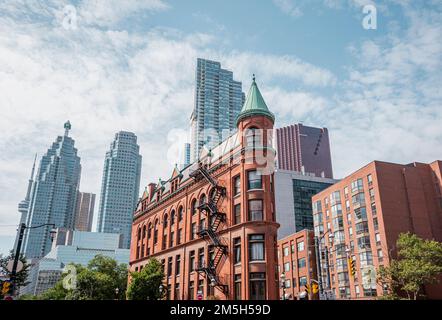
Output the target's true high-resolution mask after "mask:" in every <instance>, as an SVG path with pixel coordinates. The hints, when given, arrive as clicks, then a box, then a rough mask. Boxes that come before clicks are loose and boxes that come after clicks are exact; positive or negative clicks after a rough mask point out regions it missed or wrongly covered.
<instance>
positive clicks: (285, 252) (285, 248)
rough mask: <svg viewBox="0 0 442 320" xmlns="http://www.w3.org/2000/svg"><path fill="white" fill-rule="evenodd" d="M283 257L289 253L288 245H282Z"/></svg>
mask: <svg viewBox="0 0 442 320" xmlns="http://www.w3.org/2000/svg"><path fill="white" fill-rule="evenodd" d="M283 251H284V257H287V256H288V255H289V247H284V249H283Z"/></svg>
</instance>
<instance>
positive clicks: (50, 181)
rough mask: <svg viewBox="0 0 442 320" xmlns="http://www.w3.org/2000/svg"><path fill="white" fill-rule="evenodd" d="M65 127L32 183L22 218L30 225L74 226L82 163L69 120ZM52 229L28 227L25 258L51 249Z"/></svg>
mask: <svg viewBox="0 0 442 320" xmlns="http://www.w3.org/2000/svg"><path fill="white" fill-rule="evenodd" d="M64 128H65V133H64V135H63V136H58V137H57V139H56V141H55V142H54V143H53V144H52V146H51V147H50V148H49V149H48V151H47V152H46V154H45V155H44V156H43V157H42V158H41V160H40V165H39V167H38V172H37V176H36V177H35V181H32V183H31V184H32V186H31V187H30V189H31V191H30V198H29V208H28V211H27V213H26V218H25V219H23V221H25V223H26V225H27V226H28V227H33V226H38V225H42V224H48V223H51V224H54V225H55V226H56V227H61V228H67V229H72V228H73V227H74V221H75V203H76V197H77V191H78V188H79V184H80V174H81V165H80V157H79V156H78V155H77V149H76V148H75V147H74V144H75V141H74V140H73V139H72V138H71V137H69V130H70V129H71V124H70V122H69V121H68V122H66V123H65V124H64ZM50 230H51V227H50V226H45V227H41V228H36V229H26V233H25V236H24V239H23V247H22V248H23V253H24V254H25V256H26V258H28V259H30V258H40V257H43V256H45V255H46V254H47V253H48V252H49V251H50V249H51V238H50V236H49V235H50V233H49V232H50Z"/></svg>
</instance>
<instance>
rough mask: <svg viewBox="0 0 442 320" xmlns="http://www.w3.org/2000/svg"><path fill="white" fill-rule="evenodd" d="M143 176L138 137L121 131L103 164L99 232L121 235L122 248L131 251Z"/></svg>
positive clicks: (116, 135)
mask: <svg viewBox="0 0 442 320" xmlns="http://www.w3.org/2000/svg"><path fill="white" fill-rule="evenodd" d="M140 174H141V155H140V147H139V146H138V145H137V136H136V135H135V134H133V133H132V132H125V131H120V132H118V133H117V134H115V139H114V141H113V142H112V143H111V145H110V149H109V151H108V152H106V157H105V160H104V169H103V179H102V184H101V195H100V208H99V213H98V228H97V231H98V232H105V233H119V234H122V235H123V236H122V238H121V239H122V244H121V247H122V248H127V249H129V248H130V237H131V226H132V216H133V213H134V210H135V206H136V204H137V202H138V196H139V194H138V193H139V187H140Z"/></svg>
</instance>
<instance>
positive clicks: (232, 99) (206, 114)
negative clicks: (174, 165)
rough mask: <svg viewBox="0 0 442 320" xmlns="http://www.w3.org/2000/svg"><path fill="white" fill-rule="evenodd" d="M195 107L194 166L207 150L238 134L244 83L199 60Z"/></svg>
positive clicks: (192, 132) (225, 71) (192, 157)
mask: <svg viewBox="0 0 442 320" xmlns="http://www.w3.org/2000/svg"><path fill="white" fill-rule="evenodd" d="M195 78H196V79H195V80H196V81H195V82H196V88H195V105H194V109H193V112H192V115H191V117H190V122H191V162H193V161H195V159H197V158H198V156H199V154H200V151H201V149H202V147H203V146H206V148H207V149H211V148H213V147H215V146H216V145H218V144H219V143H220V142H221V141H224V140H225V139H226V138H227V137H229V136H230V135H231V134H232V133H234V132H235V131H236V117H237V116H238V114H239V113H240V111H241V108H242V106H243V104H244V101H245V95H244V93H243V92H242V84H241V82H238V81H234V80H233V73H232V71H229V70H225V69H222V68H221V64H220V63H219V62H216V61H211V60H205V59H201V58H198V60H197V67H196V76H195Z"/></svg>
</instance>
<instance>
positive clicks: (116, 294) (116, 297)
mask: <svg viewBox="0 0 442 320" xmlns="http://www.w3.org/2000/svg"><path fill="white" fill-rule="evenodd" d="M119 293H120V289H119V288H115V300H120V297H119V295H118V294H119Z"/></svg>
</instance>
